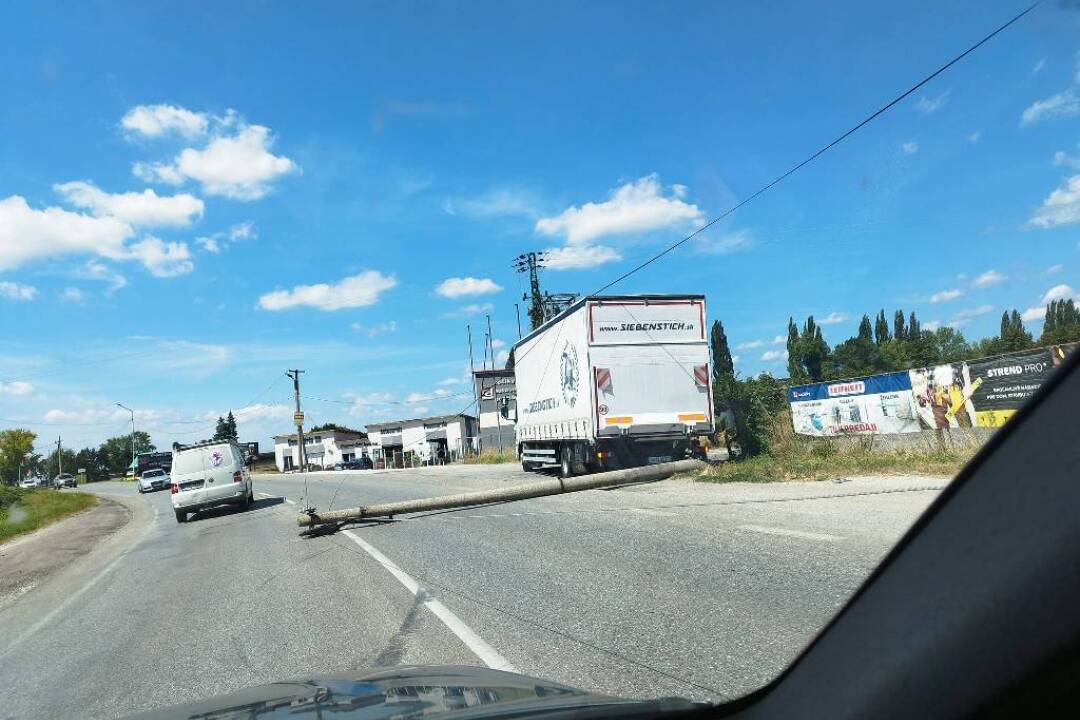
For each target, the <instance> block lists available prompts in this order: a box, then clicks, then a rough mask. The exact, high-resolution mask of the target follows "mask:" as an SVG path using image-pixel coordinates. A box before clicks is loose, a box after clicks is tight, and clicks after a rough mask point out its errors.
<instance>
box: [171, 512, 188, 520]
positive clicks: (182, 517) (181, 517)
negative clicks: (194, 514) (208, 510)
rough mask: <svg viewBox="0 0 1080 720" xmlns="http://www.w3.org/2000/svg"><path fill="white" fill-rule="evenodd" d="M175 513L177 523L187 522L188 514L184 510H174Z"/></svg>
mask: <svg viewBox="0 0 1080 720" xmlns="http://www.w3.org/2000/svg"><path fill="white" fill-rule="evenodd" d="M173 512H175V513H176V522H178V523H182V522H187V513H186V512H184V511H183V510H174V511H173Z"/></svg>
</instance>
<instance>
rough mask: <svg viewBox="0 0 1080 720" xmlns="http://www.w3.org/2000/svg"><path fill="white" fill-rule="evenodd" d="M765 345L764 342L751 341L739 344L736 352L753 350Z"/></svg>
mask: <svg viewBox="0 0 1080 720" xmlns="http://www.w3.org/2000/svg"><path fill="white" fill-rule="evenodd" d="M764 344H765V341H764V340H749V341H747V342H742V343H739V344H738V345H736V346H735V349H736V350H753V349H755V348H759V347H761V346H762V345H764Z"/></svg>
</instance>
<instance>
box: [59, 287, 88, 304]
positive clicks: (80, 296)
mask: <svg viewBox="0 0 1080 720" xmlns="http://www.w3.org/2000/svg"><path fill="white" fill-rule="evenodd" d="M60 299H61V300H63V301H65V302H82V301H83V300H85V299H86V294H85V293H84V292H83V291H82V290H80V289H79V288H77V287H66V288H64V290H63V292H61V293H60Z"/></svg>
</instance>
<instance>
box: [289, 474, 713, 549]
mask: <svg viewBox="0 0 1080 720" xmlns="http://www.w3.org/2000/svg"><path fill="white" fill-rule="evenodd" d="M705 467H708V466H707V464H706V463H704V462H702V461H701V460H678V461H676V462H669V463H658V464H656V465H645V466H643V467H635V468H627V469H625V470H612V471H609V472H602V473H595V474H593V475H582V476H579V477H569V478H552V479H550V480H541V481H539V482H534V483H528V484H526V485H517V486H514V487H508V488H496V489H494V490H478V491H476V492H468V493H461V494H458V495H441V496H439V497H432V498H419V499H416V500H402V501H399V502H391V503H379V504H376V505H363V506H361V507H356V508H347V509H345V510H334V511H332V512H325V513H319V512H317V511H316V510H314V509H312V510H309V511H307V512H304V513H301V514H300V515H299V516H298V517H297V518H296V524H297V525H299V526H300V527H310V528H320V526H327V525H341V524H342V523H346V522H357V521H364V520H371V519H375V518H390V517H393V516H395V515H405V514H407V513H418V512H430V511H432V510H452V509H454V508H463V507H470V506H473V505H487V504H490V503H499V502H513V501H516V500H529V499H531V498H538V497H545V496H548V495H562V494H564V493H572V492H580V491H582V490H597V489H600V488H607V487H614V486H616V485H628V484H631V483H639V482H652V481H655V480H664V479H666V478H669V477H671V476H672V475H675V474H677V473H686V472H695V471H698V470H702V469H704V468H705ZM327 530H328V531H329V532H333V530H332V529H327ZM309 534H311V535H315V534H323V533H322V532H309Z"/></svg>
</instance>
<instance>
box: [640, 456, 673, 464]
mask: <svg viewBox="0 0 1080 720" xmlns="http://www.w3.org/2000/svg"><path fill="white" fill-rule="evenodd" d="M645 462H646V463H647V464H649V465H659V464H660V463H666V462H671V456H670V455H652V456H651V457H649V459H648V460H646V461H645Z"/></svg>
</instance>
